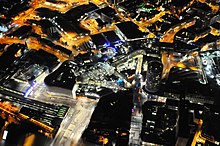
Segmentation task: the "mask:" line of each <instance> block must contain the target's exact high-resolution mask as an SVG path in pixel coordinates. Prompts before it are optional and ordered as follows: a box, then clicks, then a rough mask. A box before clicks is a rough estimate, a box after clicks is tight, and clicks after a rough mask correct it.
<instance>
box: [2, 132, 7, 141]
mask: <svg viewBox="0 0 220 146" xmlns="http://www.w3.org/2000/svg"><path fill="white" fill-rule="evenodd" d="M7 135H8V131H7V130H5V131H4V133H3V136H2V139H3V140H6V138H7Z"/></svg>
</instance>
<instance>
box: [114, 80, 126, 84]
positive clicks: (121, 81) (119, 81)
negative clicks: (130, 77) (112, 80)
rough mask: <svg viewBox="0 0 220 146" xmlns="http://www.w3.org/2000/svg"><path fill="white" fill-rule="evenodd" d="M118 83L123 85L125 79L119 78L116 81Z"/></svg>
mask: <svg viewBox="0 0 220 146" xmlns="http://www.w3.org/2000/svg"><path fill="white" fill-rule="evenodd" d="M116 83H117V84H118V85H123V84H124V81H123V80H121V79H118V80H117V81H116Z"/></svg>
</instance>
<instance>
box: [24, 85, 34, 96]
mask: <svg viewBox="0 0 220 146" xmlns="http://www.w3.org/2000/svg"><path fill="white" fill-rule="evenodd" d="M34 86H35V84H32V85H31V86H30V87H29V88H28V89H27V90H26V91H25V94H24V97H28V96H29V95H30V93H31V92H32V90H33V89H34Z"/></svg>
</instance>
